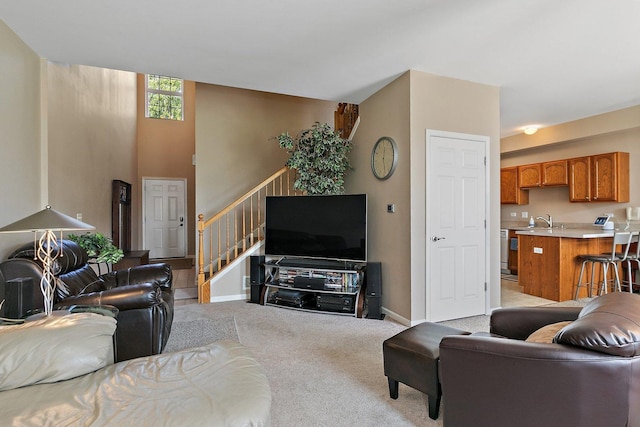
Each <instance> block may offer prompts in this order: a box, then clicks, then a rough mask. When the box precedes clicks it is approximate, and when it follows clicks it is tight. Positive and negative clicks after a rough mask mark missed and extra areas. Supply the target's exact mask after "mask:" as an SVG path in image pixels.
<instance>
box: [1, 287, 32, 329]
mask: <svg viewBox="0 0 640 427" xmlns="http://www.w3.org/2000/svg"><path fill="white" fill-rule="evenodd" d="M2 300H4V304H2V309H1V310H0V317H6V318H7V319H21V318H23V317H26V316H27V314H29V313H30V312H32V311H33V279H32V278H31V277H19V278H17V279H12V280H7V281H6V282H5V284H4V286H0V301H2Z"/></svg>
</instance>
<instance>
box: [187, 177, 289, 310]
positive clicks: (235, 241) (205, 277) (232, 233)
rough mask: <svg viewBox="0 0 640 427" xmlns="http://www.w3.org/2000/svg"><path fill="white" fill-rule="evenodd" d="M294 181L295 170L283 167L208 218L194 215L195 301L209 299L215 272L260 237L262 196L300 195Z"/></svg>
mask: <svg viewBox="0 0 640 427" xmlns="http://www.w3.org/2000/svg"><path fill="white" fill-rule="evenodd" d="M294 181H295V170H293V169H289V168H288V167H286V166H285V167H283V168H282V169H280V170H279V171H277V172H276V173H274V174H273V175H271V176H270V177H269V178H267V179H265V180H264V181H262V182H261V183H260V184H258V185H257V186H256V187H254V188H253V189H251V190H250V191H248V192H247V193H245V194H244V195H243V196H242V197H240V198H238V199H237V200H236V201H235V202H233V203H231V204H230V205H229V206H227V207H225V208H224V209H222V210H221V211H220V212H218V213H217V214H215V215H214V216H212V217H211V218H209V219H207V220H205V219H204V215H203V214H199V215H198V265H197V271H198V302H199V303H209V302H210V300H211V288H210V283H211V279H213V277H214V276H215V274H216V273H218V272H220V271H222V270H223V269H224V268H225V267H226V266H228V265H229V264H230V263H231V262H232V261H233V260H235V259H236V258H238V256H239V255H241V254H242V253H244V252H246V251H247V250H249V249H251V247H253V246H254V245H256V244H258V243H260V242H261V241H262V240H263V239H264V219H265V213H264V207H265V200H266V197H267V196H285V195H286V196H290V195H299V194H301V193H300V192H298V191H295V190H294V189H293V182H294ZM205 259H206V262H205Z"/></svg>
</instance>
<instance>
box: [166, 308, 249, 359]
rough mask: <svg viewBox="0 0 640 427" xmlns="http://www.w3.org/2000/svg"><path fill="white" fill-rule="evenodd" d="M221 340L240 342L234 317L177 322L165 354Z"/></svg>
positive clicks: (173, 326)
mask: <svg viewBox="0 0 640 427" xmlns="http://www.w3.org/2000/svg"><path fill="white" fill-rule="evenodd" d="M219 340H234V341H239V339H238V332H237V329H236V322H235V319H234V318H233V316H227V317H221V318H215V319H199V320H176V321H174V322H173V324H172V325H171V334H170V335H169V340H168V341H167V345H166V346H165V348H164V351H163V353H170V352H174V351H179V350H184V349H185V348H193V347H200V346H203V345H206V344H210V343H212V342H214V341H219Z"/></svg>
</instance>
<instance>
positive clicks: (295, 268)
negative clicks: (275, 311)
mask: <svg viewBox="0 0 640 427" xmlns="http://www.w3.org/2000/svg"><path fill="white" fill-rule="evenodd" d="M264 266H265V275H266V277H265V279H266V280H265V287H264V295H263V298H262V301H263V304H264V305H274V306H278V307H285V308H291V309H297V310H307V311H317V312H323V313H329V314H338V315H344V316H353V317H362V311H363V309H364V285H363V284H364V280H363V278H364V267H363V266H357V265H350V266H348V267H345V268H342V267H341V266H332V265H326V266H313V265H304V262H300V261H297V262H296V263H295V265H291V264H289V265H287V263H277V262H266V263H265V264H264Z"/></svg>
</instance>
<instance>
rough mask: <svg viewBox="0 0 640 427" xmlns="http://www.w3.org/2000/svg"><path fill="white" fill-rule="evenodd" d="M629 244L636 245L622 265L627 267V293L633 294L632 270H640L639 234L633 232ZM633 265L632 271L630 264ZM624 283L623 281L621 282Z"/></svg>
mask: <svg viewBox="0 0 640 427" xmlns="http://www.w3.org/2000/svg"><path fill="white" fill-rule="evenodd" d="M631 243H636V250H635V251H634V252H631V251H630V252H629V253H628V254H627V259H626V260H625V261H624V263H625V264H626V266H627V283H628V285H629V292H630V293H633V285H634V283H633V275H632V270H640V232H634V233H633V237H632V238H631ZM634 263H635V269H632V264H634ZM623 282H624V281H623ZM638 282H639V283H638V284H637V286H640V278H639V279H638Z"/></svg>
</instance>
